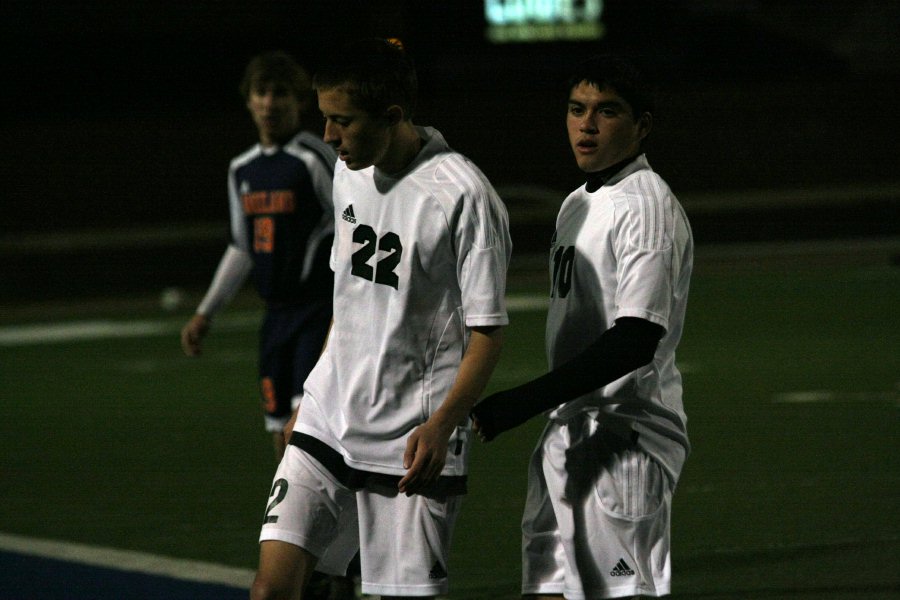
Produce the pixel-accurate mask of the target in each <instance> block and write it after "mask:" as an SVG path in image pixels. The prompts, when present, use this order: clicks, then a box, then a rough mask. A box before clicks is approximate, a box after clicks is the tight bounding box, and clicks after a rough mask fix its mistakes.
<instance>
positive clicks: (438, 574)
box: [428, 561, 447, 579]
mask: <svg viewBox="0 0 900 600" xmlns="http://www.w3.org/2000/svg"><path fill="white" fill-rule="evenodd" d="M446 577H447V570H446V569H444V566H443V565H442V564H441V563H440V561H438V562H436V563H434V566H433V567H431V572H430V573H428V579H446Z"/></svg>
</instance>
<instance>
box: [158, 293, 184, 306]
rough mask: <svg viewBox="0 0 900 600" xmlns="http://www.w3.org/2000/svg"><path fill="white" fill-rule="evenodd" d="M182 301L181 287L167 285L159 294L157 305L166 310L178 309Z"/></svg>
mask: <svg viewBox="0 0 900 600" xmlns="http://www.w3.org/2000/svg"><path fill="white" fill-rule="evenodd" d="M183 303H184V292H183V291H181V288H177V287H167V288H166V289H164V290H163V291H162V293H161V294H160V295H159V306H160V307H161V308H162V309H163V310H164V311H166V312H174V311H176V310H178V309H179V308H180V307H181V305H182V304H183Z"/></svg>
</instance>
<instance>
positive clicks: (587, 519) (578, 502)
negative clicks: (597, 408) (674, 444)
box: [522, 413, 672, 600]
mask: <svg viewBox="0 0 900 600" xmlns="http://www.w3.org/2000/svg"><path fill="white" fill-rule="evenodd" d="M671 502H672V486H671V484H670V482H669V479H668V477H667V476H666V474H665V473H664V471H663V469H662V467H660V466H659V464H658V463H656V462H655V461H654V460H653V459H652V458H650V457H649V456H648V455H647V454H646V453H644V452H642V451H640V449H639V448H638V447H637V445H636V444H635V443H634V442H633V440H628V439H625V438H623V437H621V436H620V435H616V434H614V433H612V432H610V431H608V430H605V429H603V428H602V426H601V425H600V424H599V423H598V422H597V420H596V418H595V416H594V415H592V414H590V413H582V414H579V415H576V416H574V417H572V418H571V419H569V420H568V421H565V422H562V423H560V422H557V421H551V422H549V423H548V424H547V427H546V428H545V429H544V433H543V434H542V436H541V439H540V441H539V442H538V445H537V448H535V451H534V453H533V455H532V458H531V463H530V465H529V471H528V495H527V499H526V503H525V512H524V516H523V518H522V593H523V594H563V595H564V596H565V597H566V598H567V599H569V600H583V599H595V598H619V597H623V596H624V597H628V596H635V595H638V594H641V595H646V596H662V595H666V594H668V593H669V588H670V581H671V566H670V555H669V546H670V530H669V529H670V527H669V523H670V514H671Z"/></svg>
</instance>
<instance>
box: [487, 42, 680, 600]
mask: <svg viewBox="0 0 900 600" xmlns="http://www.w3.org/2000/svg"><path fill="white" fill-rule="evenodd" d="M568 91H569V101H568V113H567V117H566V124H567V129H568V134H569V142H570V145H571V148H572V151H573V153H574V154H575V160H576V162H577V164H578V166H579V167H580V168H581V169H582V170H583V171H584V172H585V173H586V175H587V183H586V184H584V185H582V186H581V187H580V188H578V189H577V190H575V191H574V192H572V193H571V194H570V195H569V196H568V198H566V200H565V201H564V202H563V204H562V207H561V208H560V211H559V215H558V217H557V220H556V232H555V234H554V236H553V240H552V242H551V249H550V280H551V281H550V308H549V312H548V315H547V331H546V333H547V339H546V350H547V356H548V359H549V362H550V368H551V371H550V372H549V373H547V374H546V375H543V376H541V377H539V378H537V379H535V380H533V381H530V382H528V383H526V384H524V385H521V386H518V387H516V388H512V389H509V390H505V391H501V392H498V393H496V394H493V395H491V396H489V397H488V398H486V399H484V400H483V401H482V402H480V403H479V404H477V405H476V406H475V408H474V410H473V415H474V417H475V428H476V430H477V432H478V434H479V435H480V436H481V437H482V439H484V440H490V439H493V438H494V437H495V436H496V435H498V434H500V433H501V432H503V431H506V430H508V429H511V428H513V427H516V426H517V425H520V424H521V423H524V422H525V421H526V420H528V419H529V418H531V417H533V416H535V415H537V414H540V413H541V412H545V411H546V412H547V413H548V416H549V422H548V424H547V426H546V427H545V429H544V433H543V435H542V437H541V440H540V441H539V443H538V445H537V448H536V449H535V451H534V454H533V456H532V460H531V465H530V467H529V473H528V495H527V499H526V507H525V514H524V517H523V520H522V536H523V537H522V545H523V547H522V559H523V583H522V594H523V595H524V596H529V597H532V596H533V597H540V598H562V597H565V598H567V599H573V600H581V599H584V598H617V597H622V596H634V595H636V594H639V595H647V596H662V595H665V594H668V593H669V588H670V558H669V556H670V552H669V546H670V541H669V539H670V529H669V524H670V510H671V501H672V493H673V491H674V489H675V484H676V482H677V480H678V477H679V474H680V473H681V468H682V465H683V464H684V461H685V458H686V457H687V454H688V451H689V444H688V437H687V430H686V417H685V414H684V409H683V406H682V399H681V394H682V387H681V375H680V374H679V372H678V369H677V368H676V367H675V348H676V346H677V344H678V341H679V339H680V337H681V331H682V326H683V323H684V316H685V307H686V303H687V296H688V287H689V282H690V276H691V270H692V261H693V241H692V236H691V230H690V227H689V225H688V221H687V218H686V216H685V214H684V211H683V210H682V207H681V206H680V204H679V203H678V201H677V200H676V198H675V196H674V194H673V193H672V191H671V190H670V189H669V187H668V186H667V185H666V183H665V181H663V179H662V178H661V177H660V176H659V175H657V174H656V173H655V172H654V171H653V170H652V169H651V168H650V165H649V163H648V162H647V159H646V156H645V155H644V154H643V153H642V144H643V141H644V139H645V138H646V136H647V134H648V133H649V132H650V128H651V125H652V111H653V109H652V98H651V96H650V94H649V91H648V89H647V87H646V84H645V83H644V82H643V79H642V77H641V75H640V73H639V72H638V71H637V70H636V69H635V68H634V67H633V65H631V64H630V63H628V62H626V61H624V60H623V59H621V58H616V57H610V56H602V57H596V58H592V59H590V60H588V61H586V62H584V63H582V64H581V65H580V66H579V67H578V68H577V70H576V71H575V73H574V75H573V77H572V78H571V79H570V81H569V89H568Z"/></svg>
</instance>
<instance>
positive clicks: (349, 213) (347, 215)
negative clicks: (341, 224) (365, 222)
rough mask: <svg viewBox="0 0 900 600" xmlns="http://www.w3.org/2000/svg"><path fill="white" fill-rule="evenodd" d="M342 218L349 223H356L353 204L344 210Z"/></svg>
mask: <svg viewBox="0 0 900 600" xmlns="http://www.w3.org/2000/svg"><path fill="white" fill-rule="evenodd" d="M341 218H342V219H343V220H345V221H347V222H348V223H356V215H355V214H353V205H352V204H351V205H350V206H348V207H347V208H345V209H344V213H343V214H342V215H341Z"/></svg>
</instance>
